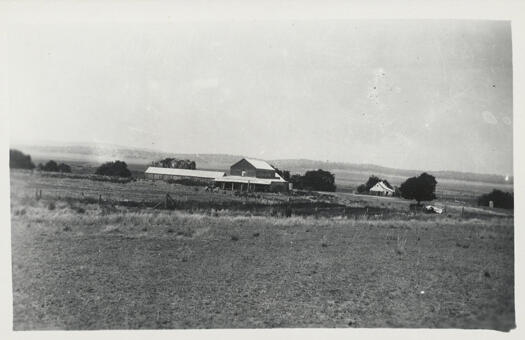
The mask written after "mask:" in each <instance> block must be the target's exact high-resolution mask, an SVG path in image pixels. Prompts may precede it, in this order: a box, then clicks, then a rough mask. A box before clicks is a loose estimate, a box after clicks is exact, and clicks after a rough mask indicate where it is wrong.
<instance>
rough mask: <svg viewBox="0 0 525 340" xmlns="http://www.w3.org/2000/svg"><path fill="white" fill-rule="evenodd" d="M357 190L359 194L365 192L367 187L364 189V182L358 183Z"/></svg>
mask: <svg viewBox="0 0 525 340" xmlns="http://www.w3.org/2000/svg"><path fill="white" fill-rule="evenodd" d="M357 192H358V193H359V194H362V193H364V192H367V189H366V184H360V185H359V186H358V187H357Z"/></svg>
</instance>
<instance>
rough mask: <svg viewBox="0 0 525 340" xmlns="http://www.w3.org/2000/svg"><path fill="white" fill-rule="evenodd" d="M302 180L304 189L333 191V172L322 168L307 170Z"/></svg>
mask: <svg viewBox="0 0 525 340" xmlns="http://www.w3.org/2000/svg"><path fill="white" fill-rule="evenodd" d="M302 182H303V183H302V184H303V187H304V188H305V189H309V190H318V191H335V176H334V174H332V173H331V172H329V171H324V170H322V169H319V170H311V171H307V172H306V173H305V174H304V176H303V178H302Z"/></svg>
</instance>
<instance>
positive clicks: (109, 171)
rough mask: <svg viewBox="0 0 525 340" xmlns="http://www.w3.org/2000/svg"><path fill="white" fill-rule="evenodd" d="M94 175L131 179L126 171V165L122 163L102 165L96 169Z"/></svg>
mask: <svg viewBox="0 0 525 340" xmlns="http://www.w3.org/2000/svg"><path fill="white" fill-rule="evenodd" d="M95 173H96V174H97V175H105V176H115V177H131V171H129V170H128V165H127V164H126V162H122V161H115V162H107V163H104V164H102V165H101V166H99V167H98V169H97V171H96V172H95Z"/></svg>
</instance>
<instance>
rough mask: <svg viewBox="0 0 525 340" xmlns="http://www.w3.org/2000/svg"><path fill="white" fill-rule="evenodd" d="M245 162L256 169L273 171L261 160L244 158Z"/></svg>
mask: <svg viewBox="0 0 525 340" xmlns="http://www.w3.org/2000/svg"><path fill="white" fill-rule="evenodd" d="M245 160H246V161H247V162H248V163H250V164H251V165H253V166H254V167H255V168H256V169H262V170H275V169H274V168H273V167H272V166H271V165H270V164H268V162H266V161H263V160H262V159H255V158H245Z"/></svg>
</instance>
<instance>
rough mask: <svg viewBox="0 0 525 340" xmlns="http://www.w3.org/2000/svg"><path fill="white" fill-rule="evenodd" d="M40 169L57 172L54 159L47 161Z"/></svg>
mask: <svg viewBox="0 0 525 340" xmlns="http://www.w3.org/2000/svg"><path fill="white" fill-rule="evenodd" d="M42 170H44V171H50V172H58V164H57V162H55V161H48V162H47V163H46V164H44V166H43V167H42Z"/></svg>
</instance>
